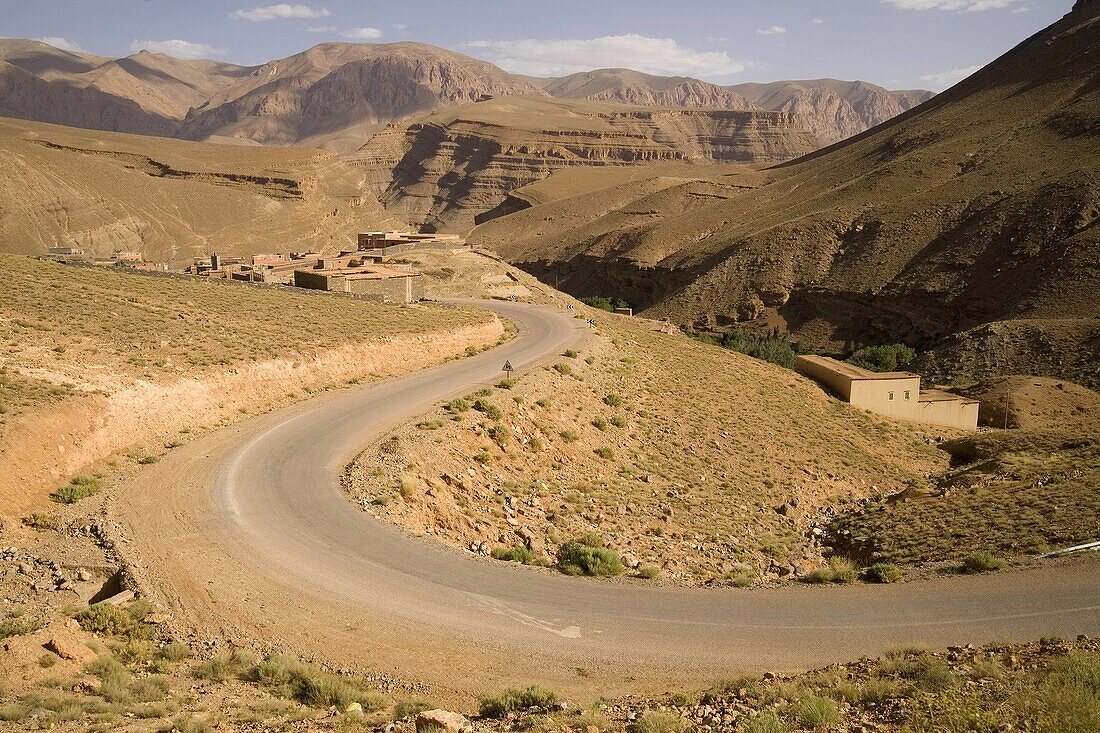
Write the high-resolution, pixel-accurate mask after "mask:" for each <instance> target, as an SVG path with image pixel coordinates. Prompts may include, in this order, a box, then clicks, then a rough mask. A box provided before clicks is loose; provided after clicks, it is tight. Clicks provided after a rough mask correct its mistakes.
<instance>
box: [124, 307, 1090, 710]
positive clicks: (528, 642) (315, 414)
mask: <svg viewBox="0 0 1100 733" xmlns="http://www.w3.org/2000/svg"><path fill="white" fill-rule="evenodd" d="M486 307H489V308H492V309H493V310H495V311H497V312H499V313H502V314H504V315H506V316H508V317H510V318H512V319H514V320H515V321H516V322H517V323H518V324H519V325H520V334H519V336H518V337H517V338H516V339H515V340H513V341H511V342H509V343H508V344H506V345H504V346H501V347H499V348H497V349H494V350H492V351H490V352H488V353H485V354H482V355H480V356H477V357H472V358H467V359H463V360H460V361H457V362H452V363H450V364H446V365H443V366H441V367H436V368H433V369H430V370H426V371H423V372H419V373H417V374H414V375H412V376H410V377H407V378H404V379H400V380H394V381H390V382H387V383H383V384H381V385H376V386H371V387H365V388H360V389H356V390H349V391H343V392H339V393H330V394H327V395H324V396H321V397H319V398H317V399H315V400H310V401H309V402H306V403H302V404H300V405H297V406H294V407H291V408H288V409H285V410H279V411H276V412H272V413H268V414H266V415H262V416H258V417H256V418H254V419H251V420H248V421H246V422H242V423H240V424H238V425H236V426H234V427H231V428H226V429H224V430H221V431H218V432H215V433H212V434H211V435H209V436H206V437H204V438H201V439H199V440H196V441H195V442H193V443H191V444H189V445H187V446H183V447H181V448H178V449H176V450H175V451H172V452H171V453H170V454H169V455H168V456H167V457H165V459H164V460H162V461H161V462H160V463H158V464H156V465H154V466H152V467H151V468H150V470H148V471H146V472H143V473H142V474H141V476H140V478H139V480H138V481H137V482H135V484H134V485H133V486H129V487H126V489H125V490H124V491H123V492H121V494H120V495H121V499H120V500H119V502H118V504H117V507H116V514H117V519H118V520H119V521H120V522H121V523H122V524H123V525H124V527H125V528H126V532H127V533H128V535H129V536H130V538H131V544H130V545H129V552H130V554H132V555H134V556H135V557H137V558H140V559H141V567H140V568H139V571H138V572H139V576H141V577H143V578H144V579H145V580H146V581H147V582H148V585H149V587H150V588H151V589H152V590H153V592H154V593H155V594H157V595H158V596H159V597H160V599H161V600H162V601H163V602H165V603H166V605H167V606H168V607H169V608H170V609H171V611H172V612H173V615H174V616H175V618H176V620H177V621H178V622H179V623H180V624H182V625H184V626H187V627H190V628H192V629H196V630H200V631H207V632H210V633H215V634H216V633H223V634H225V635H226V636H228V637H229V638H247V639H251V640H261V641H263V640H270V641H274V642H277V643H279V644H281V645H287V646H290V647H292V648H293V649H295V650H296V651H298V652H299V653H303V654H307V655H311V654H315V655H317V656H321V657H324V658H327V659H329V660H330V661H332V662H333V663H335V664H353V665H355V666H360V667H366V668H371V669H374V670H377V671H386V672H390V673H393V674H396V675H398V676H400V677H402V678H405V679H415V680H422V681H426V682H430V683H435V684H439V685H442V686H444V687H445V688H449V689H454V690H457V691H459V692H462V693H469V692H484V691H491V690H495V689H498V688H500V687H501V686H503V685H506V684H510V685H515V684H520V683H527V682H542V683H545V684H548V685H551V686H553V687H555V688H556V689H559V690H560V691H563V692H565V693H567V694H575V695H581V694H585V693H595V692H599V693H603V694H615V693H619V692H623V691H631V690H632V691H638V690H654V689H658V690H659V689H664V688H665V686H667V685H672V684H679V683H697V684H706V683H708V682H710V681H713V679H715V678H716V677H718V676H720V675H723V674H732V673H735V672H740V671H760V670H775V671H778V670H794V669H800V668H807V667H812V666H817V665H821V664H825V663H828V662H832V661H840V660H848V659H852V658H855V657H858V656H860V655H863V654H877V653H881V652H883V651H884V650H886V649H889V648H892V647H897V646H900V645H903V644H929V645H934V646H944V645H950V644H964V643H967V642H975V643H978V642H988V641H993V640H1012V639H1020V640H1022V639H1034V638H1037V637H1038V636H1040V635H1043V634H1059V635H1063V636H1066V635H1076V634H1078V633H1088V634H1090V635H1094V634H1097V633H1100V563H1098V562H1097V561H1096V560H1095V559H1088V560H1078V561H1075V562H1067V563H1061V564H1054V565H1050V566H1047V567H1044V568H1039V569H1031V570H1024V571H1017V572H1005V573H999V574H992V575H988V576H976V577H966V578H943V579H937V580H931V581H919V582H911V583H904V584H900V585H896V586H863V585H858V586H851V587H829V588H822V587H806V586H800V587H790V588H784V589H780V590H735V589H723V590H676V589H653V588H648V587H646V586H645V584H644V583H638V582H630V581H623V582H596V581H592V580H588V579H584V578H570V577H565V576H562V575H559V574H556V573H553V572H550V571H546V572H534V571H531V570H528V569H524V568H520V567H513V566H506V565H503V564H499V563H490V562H486V561H485V560H483V559H475V558H472V557H468V556H464V555H462V554H460V553H456V552H454V551H451V550H448V549H446V548H443V547H441V546H439V545H438V544H436V543H432V542H427V541H423V540H420V539H417V538H414V537H410V536H408V535H407V534H404V533H403V532H401V531H400V530H398V529H396V528H395V527H392V526H389V525H384V524H382V523H380V522H378V521H375V520H373V519H372V518H370V517H369V516H367V515H365V514H364V513H363V512H361V511H360V510H358V509H357V508H356V507H354V506H352V505H351V504H349V503H348V502H347V501H346V500H345V498H344V496H343V495H342V493H341V491H340V486H339V476H340V472H341V470H342V468H343V466H344V465H345V463H346V462H347V461H348V460H349V459H350V458H351V457H352V456H353V455H354V454H355V453H356V452H357V451H359V450H360V449H362V447H363V446H364V445H366V444H367V443H368V442H369V441H370V440H371V439H373V438H376V437H378V436H379V435H381V434H382V433H383V432H384V431H385V430H387V429H390V428H392V427H393V426H395V425H397V424H399V423H401V422H402V421H404V420H407V419H409V418H410V417H411V416H413V415H415V414H417V413H418V412H419V411H421V410H423V409H424V408H425V407H426V406H427V405H429V404H430V403H432V402H434V401H437V400H441V399H445V398H449V397H451V396H453V395H456V394H461V393H464V392H468V391H470V389H471V388H473V387H475V386H476V385H480V384H485V383H490V382H493V381H496V380H497V379H499V378H500V368H501V366H502V365H503V363H504V361H505V359H508V360H510V361H511V363H512V364H513V365H514V366H515V367H516V368H517V369H518V370H522V369H524V368H525V367H530V366H531V365H533V364H535V363H537V362H538V361H539V360H540V359H546V358H552V357H553V356H554V355H555V354H557V353H559V352H560V351H561V350H563V349H564V348H566V347H567V346H569V345H571V344H573V343H574V342H576V341H578V340H579V339H581V338H583V334H584V329H583V327H582V326H581V325H578V324H581V321H578V320H576V319H573V318H571V317H570V313H569V312H566V311H556V310H553V309H549V308H533V307H529V306H524V305H520V304H508V303H495V302H494V303H487V304H486ZM578 668H584V669H586V670H590V672H589V673H586V674H585V675H583V676H582V675H578V674H577V672H576V670H577V669H578Z"/></svg>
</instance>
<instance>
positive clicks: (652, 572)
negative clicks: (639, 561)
mask: <svg viewBox="0 0 1100 733" xmlns="http://www.w3.org/2000/svg"><path fill="white" fill-rule="evenodd" d="M660 574H661V569H660V568H659V567H656V566H655V565H643V566H642V567H640V568H638V577H639V578H645V579H646V580H653V579H654V578H656V577H657V576H658V575H660Z"/></svg>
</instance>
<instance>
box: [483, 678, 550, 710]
mask: <svg viewBox="0 0 1100 733" xmlns="http://www.w3.org/2000/svg"><path fill="white" fill-rule="evenodd" d="M557 700H558V696H557V695H556V694H554V693H553V692H551V691H550V690H547V689H544V688H542V687H539V686H538V685H531V686H530V687H528V688H527V689H526V690H514V689H508V690H505V691H504V692H502V693H501V694H499V695H494V696H492V697H483V698H481V703H480V704H479V705H478V713H479V714H480V715H481V716H482V717H484V718H501V717H504V716H505V715H507V714H508V713H511V712H514V711H516V710H526V709H527V708H548V707H550V706H551V705H553V704H554V703H555V702H557Z"/></svg>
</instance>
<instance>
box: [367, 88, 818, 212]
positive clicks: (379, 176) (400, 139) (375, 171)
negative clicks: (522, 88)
mask: <svg viewBox="0 0 1100 733" xmlns="http://www.w3.org/2000/svg"><path fill="white" fill-rule="evenodd" d="M816 147H817V141H816V140H815V139H814V138H813V137H812V136H811V135H809V134H807V133H806V132H804V131H803V130H802V129H801V128H800V127H799V126H798V124H797V122H796V121H795V120H794V119H793V118H792V117H791V116H790V115H785V114H782V113H771V112H759V111H750V112H734V111H725V110H686V109H653V108H641V107H627V106H623V105H614V104H606V103H597V102H578V101H572V100H549V99H545V98H538V97H507V98H501V99H494V100H490V101H485V102H478V103H473V104H469V105H464V106H461V107H456V108H453V109H448V110H444V111H441V112H438V113H436V114H433V115H429V116H427V117H425V118H422V119H419V120H417V121H416V122H414V123H412V124H408V125H401V126H393V127H390V128H388V129H386V130H384V131H383V132H380V133H379V134H377V135H375V136H374V137H372V138H371V140H370V141H369V142H368V143H367V144H366V145H364V146H363V147H362V148H361V149H359V150H358V151H357V152H356V153H355V154H354V155H353V156H350V157H349V158H348V162H350V163H351V164H353V165H356V166H359V167H361V168H363V169H364V171H365V172H366V177H367V182H368V185H369V186H371V187H372V189H373V192H374V193H375V194H376V195H377V196H378V197H379V199H380V200H381V201H382V203H383V205H385V206H386V208H387V209H388V210H390V211H391V212H393V213H394V215H395V216H400V217H402V218H405V219H407V220H408V221H409V222H410V223H414V224H418V225H423V226H429V227H434V228H446V229H463V228H468V227H469V226H471V225H472V224H473V223H474V219H475V217H476V216H477V215H479V214H482V213H483V212H486V211H489V210H490V209H493V208H494V207H496V206H498V205H499V204H501V202H502V201H504V199H505V198H506V196H507V194H508V193H509V192H510V191H512V190H513V189H516V188H519V187H522V186H524V185H526V184H529V183H532V182H534V181H537V180H540V179H542V178H545V177H547V176H549V175H551V174H552V173H554V172H555V171H559V170H563V169H567V168H571V167H577V166H595V167H603V166H624V165H632V164H638V163H684V162H694V163H710V162H740V163H756V162H775V161H780V160H788V159H790V158H793V157H796V156H797V155H800V154H802V153H805V152H808V151H810V150H813V149H814V148H816Z"/></svg>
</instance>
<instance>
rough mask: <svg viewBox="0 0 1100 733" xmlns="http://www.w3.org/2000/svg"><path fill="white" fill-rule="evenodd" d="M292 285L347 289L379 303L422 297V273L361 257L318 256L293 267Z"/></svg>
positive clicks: (407, 300)
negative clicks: (312, 264)
mask: <svg viewBox="0 0 1100 733" xmlns="http://www.w3.org/2000/svg"><path fill="white" fill-rule="evenodd" d="M294 285H295V286H296V287H299V288H310V289H312V290H327V291H329V292H333V293H351V294H352V295H360V296H364V297H368V298H371V299H372V300H377V301H378V302H380V303H414V302H416V301H418V300H421V299H422V298H423V297H424V285H423V275H422V274H421V273H419V272H415V271H413V270H403V269H399V268H396V267H387V266H384V265H368V264H365V263H362V261H361V260H352V261H351V262H340V261H333V260H324V259H322V260H320V261H319V262H318V263H317V266H315V267H313V268H309V269H298V270H295V271H294Z"/></svg>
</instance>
